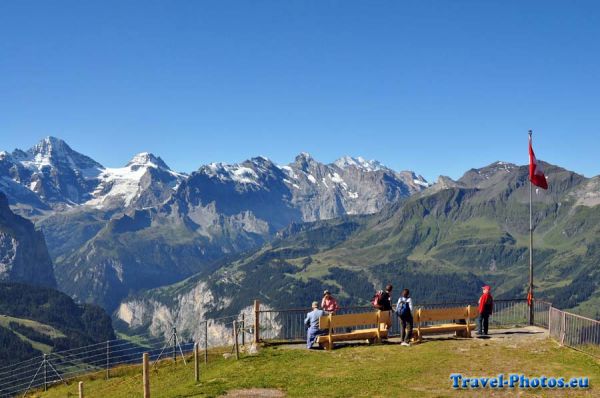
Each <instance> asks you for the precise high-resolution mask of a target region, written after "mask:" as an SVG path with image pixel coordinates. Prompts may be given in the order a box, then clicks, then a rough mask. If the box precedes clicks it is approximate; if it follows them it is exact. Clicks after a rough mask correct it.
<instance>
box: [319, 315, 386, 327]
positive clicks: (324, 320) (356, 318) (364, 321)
mask: <svg viewBox="0 0 600 398" xmlns="http://www.w3.org/2000/svg"><path fill="white" fill-rule="evenodd" d="M389 320H390V312H389V311H376V312H362V313H359V314H344V315H325V316H322V317H320V318H319V329H333V328H343V327H349V326H364V325H377V324H381V323H384V324H387V323H389Z"/></svg>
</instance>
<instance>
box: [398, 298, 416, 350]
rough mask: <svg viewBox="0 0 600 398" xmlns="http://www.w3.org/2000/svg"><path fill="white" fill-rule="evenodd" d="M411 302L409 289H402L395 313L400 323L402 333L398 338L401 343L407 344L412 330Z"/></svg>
mask: <svg viewBox="0 0 600 398" xmlns="http://www.w3.org/2000/svg"><path fill="white" fill-rule="evenodd" d="M412 312H413V303H412V300H411V298H410V291H409V290H408V289H404V290H402V294H400V298H399V299H398V304H396V315H398V317H399V318H400V323H401V324H402V333H401V335H400V339H401V340H402V343H401V345H403V346H409V345H410V339H411V337H412V331H413V316H412Z"/></svg>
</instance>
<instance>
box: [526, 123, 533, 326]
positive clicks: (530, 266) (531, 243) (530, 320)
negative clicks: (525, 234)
mask: <svg viewBox="0 0 600 398" xmlns="http://www.w3.org/2000/svg"><path fill="white" fill-rule="evenodd" d="M532 133H533V132H532V131H531V130H529V142H530V143H531V135H532ZM532 203H533V182H531V179H530V180H529V293H528V294H527V298H528V299H529V300H527V301H528V302H529V324H530V325H533V210H532V206H533V205H532Z"/></svg>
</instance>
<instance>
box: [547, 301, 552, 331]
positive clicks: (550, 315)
mask: <svg viewBox="0 0 600 398" xmlns="http://www.w3.org/2000/svg"><path fill="white" fill-rule="evenodd" d="M548 336H549V337H552V305H549V306H548Z"/></svg>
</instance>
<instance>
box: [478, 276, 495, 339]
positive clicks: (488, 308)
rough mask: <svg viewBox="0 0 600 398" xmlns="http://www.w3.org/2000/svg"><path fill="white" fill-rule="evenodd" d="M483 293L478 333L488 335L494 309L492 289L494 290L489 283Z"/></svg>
mask: <svg viewBox="0 0 600 398" xmlns="http://www.w3.org/2000/svg"><path fill="white" fill-rule="evenodd" d="M482 289H483V294H482V295H481V297H479V318H477V326H478V328H477V329H478V330H477V334H478V335H487V334H488V326H489V317H490V315H492V312H493V311H494V298H493V297H492V294H491V293H490V291H491V290H492V289H491V288H490V287H489V286H488V285H485V286H484V287H483V288H482Z"/></svg>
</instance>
